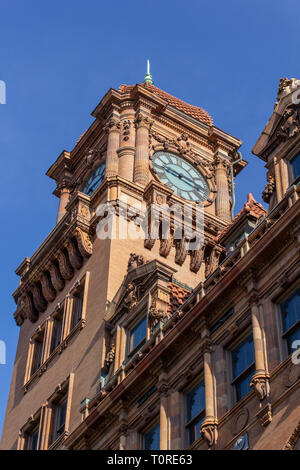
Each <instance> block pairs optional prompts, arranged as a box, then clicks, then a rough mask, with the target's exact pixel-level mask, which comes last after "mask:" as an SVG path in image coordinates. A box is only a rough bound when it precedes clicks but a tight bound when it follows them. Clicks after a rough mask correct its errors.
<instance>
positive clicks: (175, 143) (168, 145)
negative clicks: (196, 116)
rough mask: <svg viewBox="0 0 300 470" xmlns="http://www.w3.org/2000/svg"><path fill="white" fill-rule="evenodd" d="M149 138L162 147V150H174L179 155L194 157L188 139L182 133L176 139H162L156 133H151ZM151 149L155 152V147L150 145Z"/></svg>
mask: <svg viewBox="0 0 300 470" xmlns="http://www.w3.org/2000/svg"><path fill="white" fill-rule="evenodd" d="M151 136H152V137H153V138H154V139H155V140H156V141H157V142H159V143H160V144H161V145H162V146H163V148H164V150H175V151H177V152H178V153H179V154H180V155H189V156H194V152H193V149H192V147H191V144H190V142H189V137H188V135H187V134H186V133H185V132H183V133H182V134H181V135H180V136H178V137H170V138H167V137H163V136H161V135H159V134H157V133H156V132H151ZM152 149H153V150H154V151H156V150H157V146H156V145H152Z"/></svg>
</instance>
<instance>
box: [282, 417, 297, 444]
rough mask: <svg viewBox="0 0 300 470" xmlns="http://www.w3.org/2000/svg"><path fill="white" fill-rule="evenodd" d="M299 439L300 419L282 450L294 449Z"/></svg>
mask: <svg viewBox="0 0 300 470" xmlns="http://www.w3.org/2000/svg"><path fill="white" fill-rule="evenodd" d="M299 439H300V421H299V422H298V424H297V426H296V427H295V429H294V431H293V433H292V434H291V436H290V437H289V438H288V440H287V441H286V443H285V445H284V446H283V448H282V450H293V449H294V447H295V445H296V444H297V442H298V440H299Z"/></svg>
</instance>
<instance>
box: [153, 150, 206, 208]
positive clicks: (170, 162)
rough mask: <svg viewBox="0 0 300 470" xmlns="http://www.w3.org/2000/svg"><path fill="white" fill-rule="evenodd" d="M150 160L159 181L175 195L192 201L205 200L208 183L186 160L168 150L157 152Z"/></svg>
mask: <svg viewBox="0 0 300 470" xmlns="http://www.w3.org/2000/svg"><path fill="white" fill-rule="evenodd" d="M152 162H153V168H154V169H155V171H156V173H157V174H158V176H159V179H160V180H161V182H162V183H164V184H166V185H167V186H169V188H171V189H172V190H173V191H174V193H175V194H176V195H177V196H180V197H183V198H185V199H188V200H189V201H193V202H199V201H200V202H203V201H206V199H207V198H208V195H209V187H208V184H207V182H206V180H205V178H204V176H203V175H202V174H201V173H200V172H199V171H198V170H196V168H194V167H193V166H192V165H191V164H190V163H188V162H187V161H186V160H184V159H183V158H181V157H178V156H177V155H173V154H172V153H169V152H157V153H155V154H154V155H153V157H152Z"/></svg>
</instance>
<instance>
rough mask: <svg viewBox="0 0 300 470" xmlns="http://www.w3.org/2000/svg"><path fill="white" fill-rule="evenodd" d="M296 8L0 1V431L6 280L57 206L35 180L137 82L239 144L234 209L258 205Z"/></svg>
mask: <svg viewBox="0 0 300 470" xmlns="http://www.w3.org/2000/svg"><path fill="white" fill-rule="evenodd" d="M299 16H300V4H299V1H297V0H280V1H279V0H260V1H258V0H243V1H241V0H226V1H222V0H209V1H204V0H186V1H179V0H160V1H158V0H148V1H147V2H146V1H142V0H126V1H124V0H123V1H120V0H116V1H114V2H107V1H103V0H88V1H83V0H81V1H79V0H60V1H58V0H52V1H51V2H50V1H49V2H41V1H38V0H35V1H34V0H27V1H26V2H24V1H21V0H19V1H16V0H10V1H9V2H1V7H0V80H3V81H5V83H6V86H7V104H5V105H2V104H0V156H1V165H2V175H1V186H0V192H1V194H0V204H1V214H2V223H1V227H2V229H1V239H2V240H1V280H0V281H1V282H0V289H1V300H2V302H1V306H2V308H1V324H0V325H1V326H0V340H3V341H5V342H6V344H7V365H0V384H1V387H0V431H1V428H2V424H3V418H4V412H5V406H6V400H7V395H8V391H9V383H10V376H11V372H12V366H13V360H14V355H15V350H16V345H17V338H18V327H17V326H16V325H15V323H14V320H13V313H14V311H15V305H14V301H13V299H12V297H11V293H12V292H13V291H14V290H15V288H16V287H17V285H18V278H17V276H16V275H15V274H14V270H15V269H16V267H17V266H18V265H19V264H20V262H21V261H22V260H23V259H24V258H25V256H31V255H32V253H33V252H34V251H35V250H36V248H37V247H38V246H39V245H40V243H41V242H42V241H43V239H44V238H45V237H46V236H47V234H48V233H49V232H50V230H51V229H52V228H53V226H54V224H55V220H56V211H57V199H56V198H55V196H53V195H52V191H53V189H54V182H52V180H50V179H49V178H47V177H46V176H45V171H47V169H48V168H49V166H50V165H51V164H52V163H53V162H54V161H55V160H56V158H57V157H58V155H59V153H60V152H61V150H63V149H66V150H71V149H72V148H73V146H74V144H75V142H76V139H77V138H78V137H79V136H80V135H81V134H82V132H83V131H84V130H85V129H86V128H87V127H88V126H89V125H90V124H91V122H92V118H91V116H90V112H91V111H92V110H93V109H94V107H95V106H96V104H97V103H98V102H99V101H100V99H101V97H102V96H103V95H104V94H105V93H106V92H107V90H108V89H109V88H111V87H114V88H117V87H118V86H119V85H120V84H122V83H126V84H133V83H137V82H141V81H142V80H143V77H144V74H145V70H146V59H147V58H150V60H151V72H152V74H153V78H154V82H155V84H156V85H157V86H158V87H160V88H162V89H163V90H166V91H168V92H169V93H171V94H173V95H175V96H177V97H178V98H181V99H183V100H185V101H187V102H188V103H191V104H195V105H199V106H202V107H203V108H204V109H206V110H207V111H208V112H209V113H210V114H211V115H212V117H213V119H214V122H215V125H216V126H217V127H219V128H221V129H224V130H225V131H227V132H229V133H231V134H233V135H234V136H236V137H238V138H240V139H241V140H242V141H243V146H242V148H241V150H242V153H243V156H244V158H245V159H246V160H247V161H248V162H249V165H248V167H247V168H246V169H245V170H244V171H243V172H242V174H241V175H240V176H238V178H237V179H236V195H237V206H236V210H239V209H240V208H241V207H242V205H243V203H244V202H245V199H246V197H247V193H248V192H252V193H253V195H254V197H255V198H256V199H257V200H259V201H260V202H261V192H262V190H263V189H264V186H265V184H266V181H265V169H264V164H263V162H261V161H260V160H259V159H258V158H257V157H255V156H253V155H251V148H252V147H253V145H254V144H255V142H256V140H257V138H258V136H259V134H260V132H261V131H262V130H263V128H264V126H265V124H266V122H267V120H268V119H269V117H270V115H271V113H272V109H273V105H274V103H275V99H276V93H277V87H278V82H279V78H280V77H296V78H300V63H299V50H300V48H299V42H300V41H299V38H300V35H299Z"/></svg>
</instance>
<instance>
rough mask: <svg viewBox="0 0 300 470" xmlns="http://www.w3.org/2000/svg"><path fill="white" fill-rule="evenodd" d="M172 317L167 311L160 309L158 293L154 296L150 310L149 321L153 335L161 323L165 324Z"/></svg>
mask: <svg viewBox="0 0 300 470" xmlns="http://www.w3.org/2000/svg"><path fill="white" fill-rule="evenodd" d="M169 317H170V315H169V313H168V312H167V310H166V309H163V308H160V305H159V302H158V293H157V292H156V293H155V294H153V295H152V299H151V305H150V308H149V321H150V331H151V334H153V332H154V331H155V328H156V327H157V325H158V324H159V322H163V323H165V322H166V321H167V320H168V319H169Z"/></svg>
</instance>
